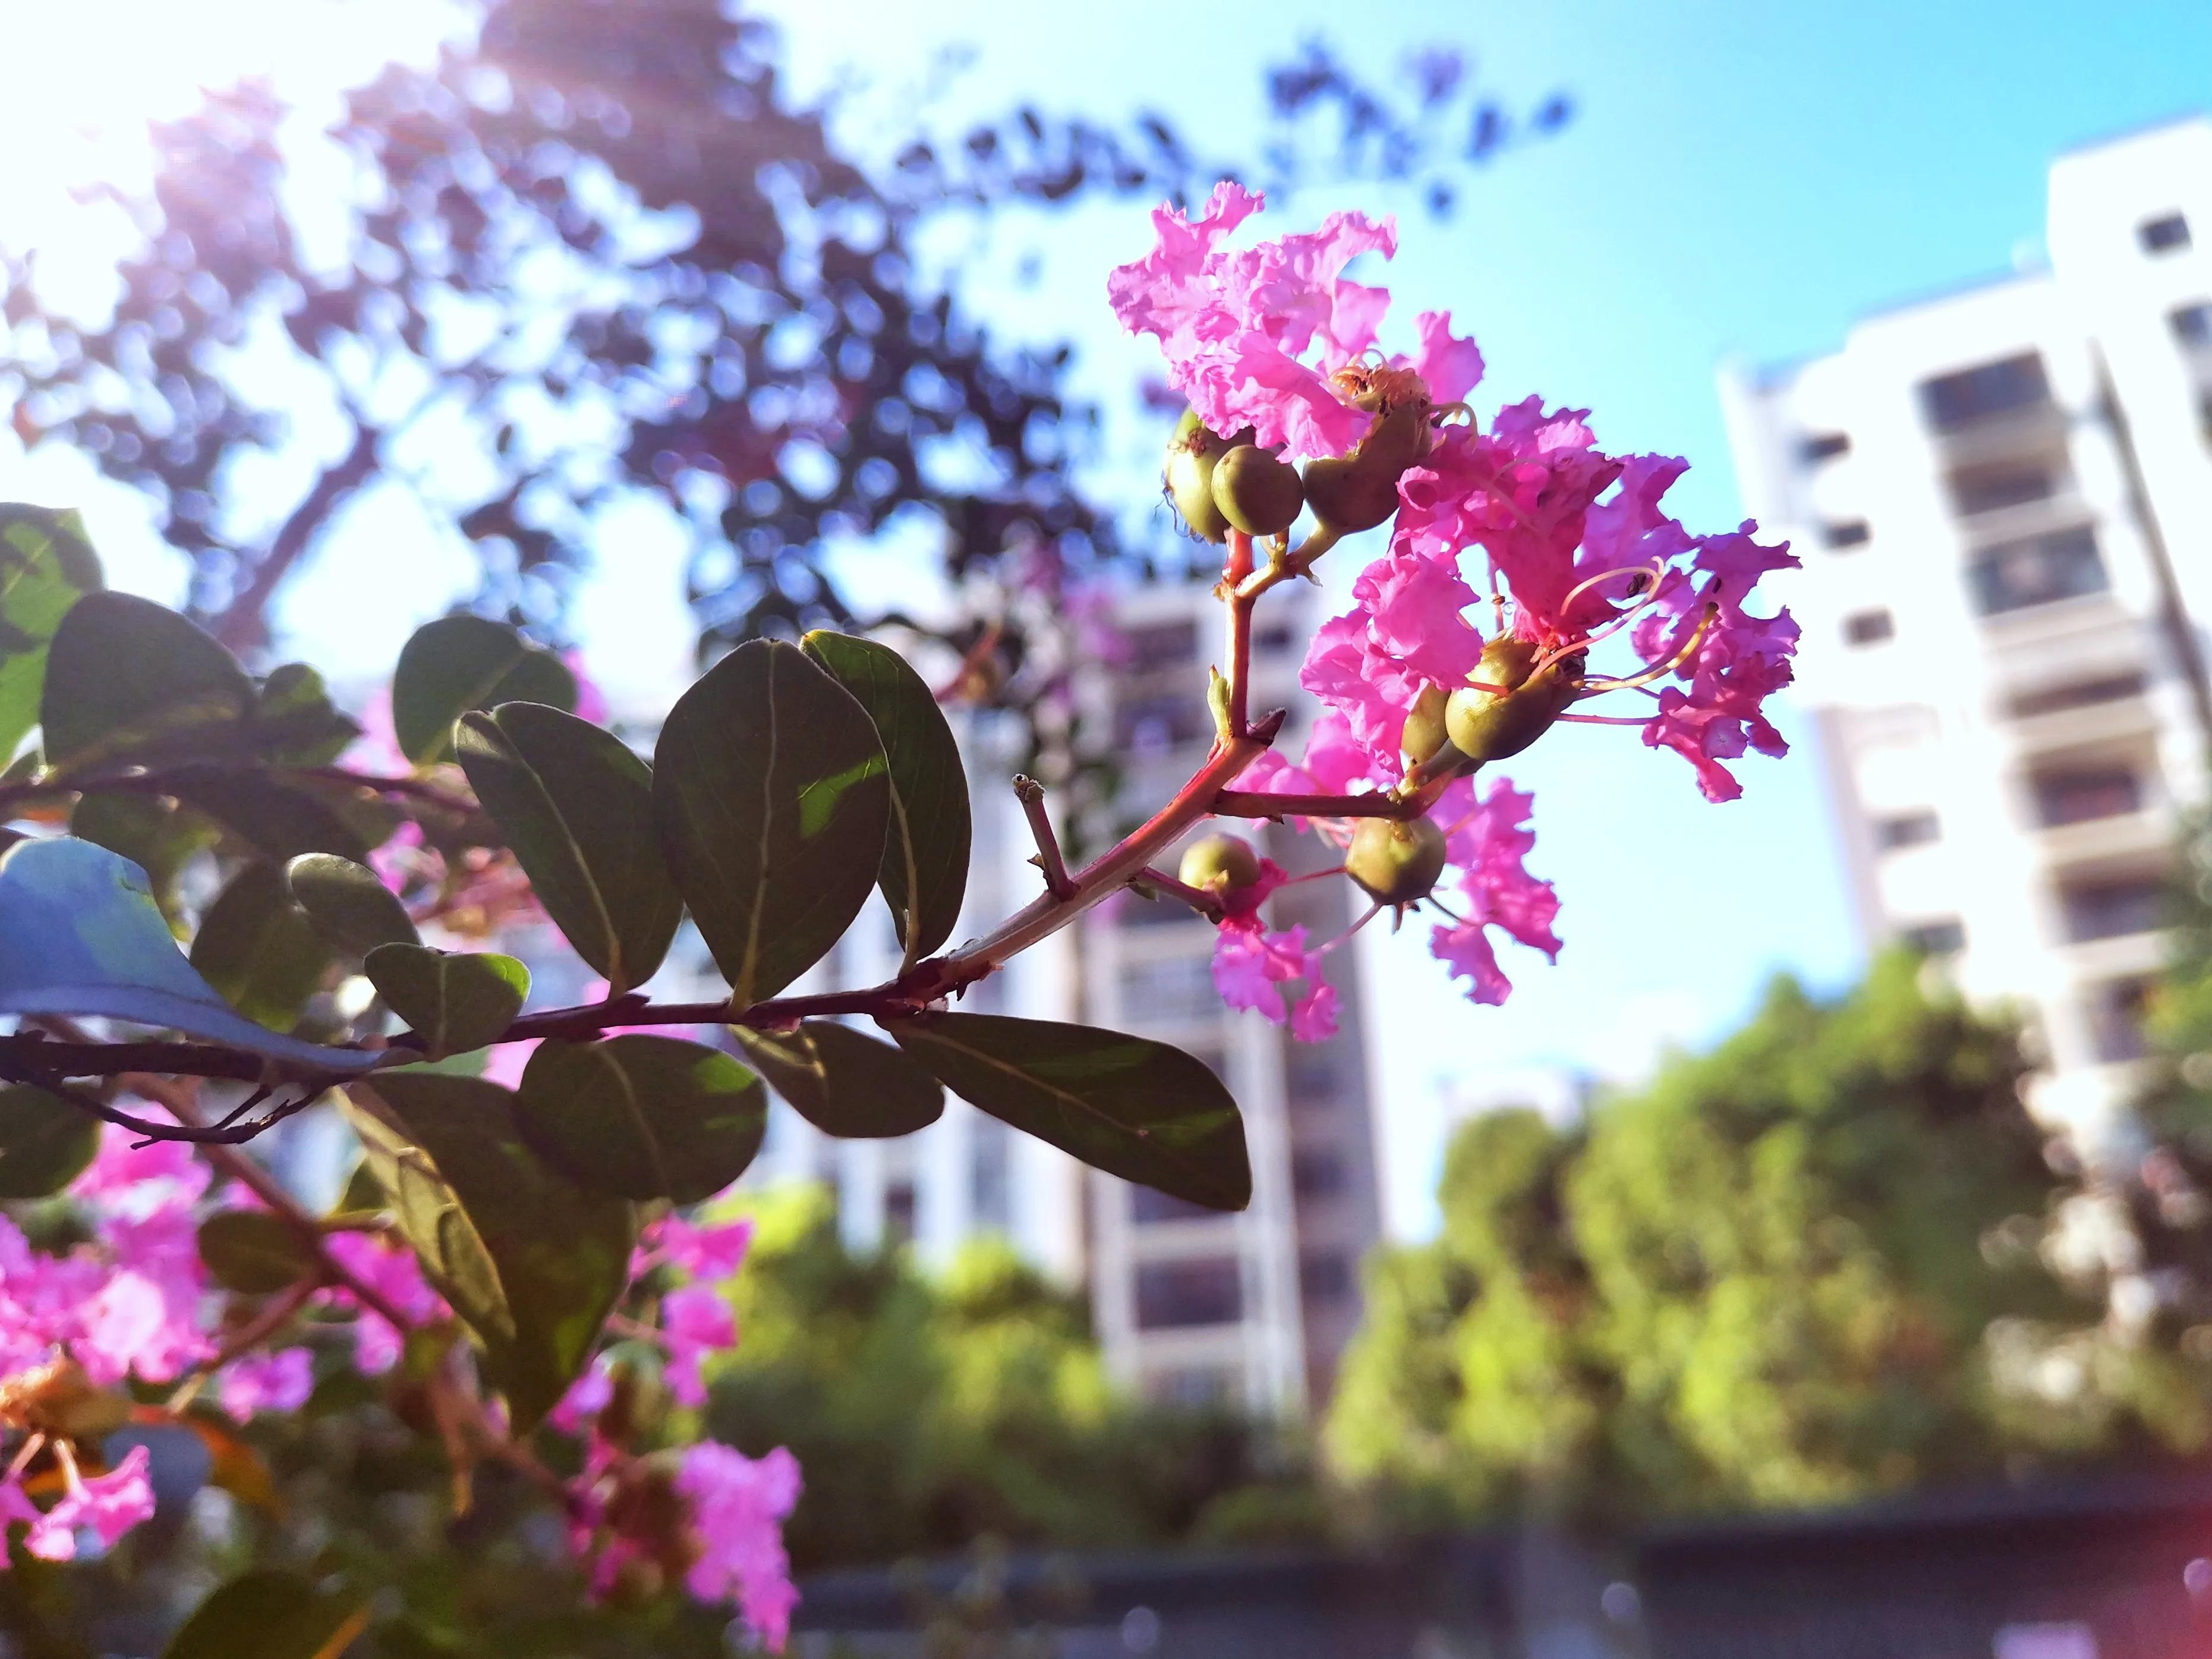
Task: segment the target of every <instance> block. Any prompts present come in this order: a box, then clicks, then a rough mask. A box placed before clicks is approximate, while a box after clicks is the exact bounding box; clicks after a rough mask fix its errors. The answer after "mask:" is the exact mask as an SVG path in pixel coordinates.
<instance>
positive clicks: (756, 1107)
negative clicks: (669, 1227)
mask: <svg viewBox="0 0 2212 1659" xmlns="http://www.w3.org/2000/svg"><path fill="white" fill-rule="evenodd" d="M515 1122H516V1123H517V1124H518V1125H519V1126H520V1128H521V1130H522V1138H523V1139H525V1140H526V1141H528V1142H529V1143H530V1145H531V1146H532V1147H533V1148H534V1149H535V1150H536V1151H537V1152H538V1156H539V1157H541V1158H544V1160H545V1161H546V1162H547V1163H549V1164H552V1165H553V1167H554V1168H555V1169H556V1170H560V1171H561V1172H562V1174H564V1175H566V1176H568V1178H569V1179H570V1180H572V1181H574V1182H576V1184H577V1185H579V1186H580V1187H588V1188H591V1189H592V1191H594V1192H601V1193H608V1194H612V1195H614V1196H615V1197H617V1198H635V1199H640V1200H644V1199H653V1198H665V1199H670V1200H674V1201H675V1202H676V1203H678V1204H696V1203H699V1202H700V1201H702V1200H705V1199H709V1198H712V1197H713V1196H714V1194H716V1193H719V1192H720V1191H721V1190H722V1188H725V1187H726V1186H728V1185H729V1184H730V1183H731V1182H732V1181H735V1180H736V1179H737V1178H738V1176H741V1175H743V1174H744V1172H745V1167H746V1165H748V1164H750V1163H751V1162H752V1161H753V1157H754V1155H755V1154H756V1153H757V1152H759V1151H760V1146H761V1137H762V1135H763V1132H764V1131H765V1130H766V1128H767V1127H768V1091H766V1090H764V1089H763V1088H762V1087H761V1083H760V1079H758V1078H757V1077H755V1076H754V1075H753V1074H752V1073H750V1072H748V1071H747V1070H746V1069H745V1068H744V1066H740V1065H738V1062H737V1061H736V1060H732V1059H731V1058H730V1056H729V1055H727V1054H724V1053H723V1052H722V1051H721V1050H720V1049H719V1048H708V1047H706V1046H705V1045H704V1044H702V1043H697V1042H683V1041H682V1040H680V1039H678V1038H676V1037H664V1036H645V1035H641V1034H637V1033H626V1034H625V1035H623V1036H616V1037H609V1038H608V1039H607V1040H606V1041H605V1042H541V1043H539V1044H538V1047H537V1048H536V1049H535V1050H533V1051H532V1054H531V1056H530V1063H529V1064H528V1065H527V1066H526V1067H525V1068H524V1070H523V1073H522V1087H521V1088H520V1091H517V1097H516V1104H515Z"/></svg>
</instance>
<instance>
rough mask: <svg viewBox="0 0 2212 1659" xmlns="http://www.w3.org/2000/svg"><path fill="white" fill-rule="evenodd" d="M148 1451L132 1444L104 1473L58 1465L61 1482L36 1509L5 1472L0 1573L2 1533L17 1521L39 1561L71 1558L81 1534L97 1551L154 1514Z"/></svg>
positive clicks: (0, 1565) (0, 1538) (2, 1563)
mask: <svg viewBox="0 0 2212 1659" xmlns="http://www.w3.org/2000/svg"><path fill="white" fill-rule="evenodd" d="M152 1461H153V1456H152V1454H151V1453H150V1452H149V1451H148V1449H146V1448H145V1447H144V1446H133V1447H132V1448H131V1449H130V1450H129V1451H128V1452H126V1453H125V1454H124V1456H123V1460H122V1461H121V1462H118V1463H117V1464H116V1466H115V1467H114V1468H112V1469H110V1470H108V1471H107V1472H106V1474H82V1473H81V1472H80V1471H79V1470H78V1468H77V1467H76V1463H75V1462H74V1461H64V1463H63V1465H62V1468H63V1474H64V1480H65V1483H66V1484H65V1485H64V1488H63V1492H62V1495H61V1497H60V1498H58V1499H57V1500H56V1501H55V1502H54V1504H53V1505H52V1507H51V1508H49V1509H46V1510H43V1511H42V1510H40V1508H39V1506H38V1505H37V1504H35V1503H33V1501H32V1499H31V1497H30V1495H29V1494H28V1493H27V1492H25V1491H24V1490H23V1488H22V1486H21V1480H20V1477H18V1476H17V1475H15V1474H12V1473H11V1474H9V1475H8V1476H6V1477H5V1478H4V1479H0V1571H4V1570H5V1569H6V1567H7V1565H8V1553H7V1550H6V1548H5V1547H4V1539H5V1535H6V1534H7V1533H8V1532H9V1530H11V1529H12V1528H15V1527H16V1526H18V1525H20V1526H21V1527H22V1528H24V1531H23V1548H24V1551H25V1553H27V1554H30V1555H33V1556H35V1557H37V1558H38V1559H40V1560H41V1561H74V1560H75V1559H76V1556H77V1550H78V1547H79V1543H80V1541H81V1536H82V1534H85V1533H90V1534H92V1535H93V1536H94V1538H95V1539H97V1540H98V1541H99V1542H100V1548H102V1549H103V1550H106V1549H112V1548H114V1547H115V1545H116V1543H117V1541H118V1540H120V1539H121V1538H122V1536H123V1534H125V1533H127V1532H129V1531H130V1530H131V1528H133V1527H135V1526H137V1525H138V1524H139V1523H140V1522H143V1521H145V1520H148V1519H149V1518H150V1517H151V1516H152V1515H153V1513H154V1483H153V1480H152V1478H151V1476H150V1475H149V1473H148V1470H149V1467H150V1465H151V1463H152Z"/></svg>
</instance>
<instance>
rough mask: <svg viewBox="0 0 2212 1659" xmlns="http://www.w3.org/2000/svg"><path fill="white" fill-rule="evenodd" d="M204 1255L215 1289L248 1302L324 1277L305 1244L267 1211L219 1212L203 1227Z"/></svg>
mask: <svg viewBox="0 0 2212 1659" xmlns="http://www.w3.org/2000/svg"><path fill="white" fill-rule="evenodd" d="M199 1249H200V1260H201V1261H204V1262H205V1263H206V1264H207V1270H208V1272H209V1273H212V1274H213V1275H214V1276H215V1281H216V1284H218V1285H222V1287H223V1288H224V1289H225V1290H227V1291H239V1292H240V1293H241V1294H243V1295H246V1296H273V1295H275V1294H276V1292H277V1291H283V1290H289V1289H290V1288H291V1287H292V1286H293V1285H296V1284H298V1283H299V1282H300V1281H301V1279H312V1278H313V1277H314V1276H315V1274H316V1273H319V1272H320V1271H321V1264H320V1263H319V1262H318V1261H316V1259H315V1253H314V1252H313V1250H311V1249H308V1248H307V1243H306V1241H305V1240H303V1239H302V1238H301V1237H300V1235H299V1234H298V1233H296V1232H295V1231H293V1230H292V1227H291V1226H290V1225H289V1223H287V1222H286V1221H284V1220H283V1218H282V1217H279V1216H276V1215H273V1214H271V1213H270V1212H268V1211H267V1210H217V1211H216V1212H215V1213H214V1214H213V1215H211V1216H210V1217H209V1218H207V1219H206V1220H204V1221H203V1222H201V1223H200V1231H199Z"/></svg>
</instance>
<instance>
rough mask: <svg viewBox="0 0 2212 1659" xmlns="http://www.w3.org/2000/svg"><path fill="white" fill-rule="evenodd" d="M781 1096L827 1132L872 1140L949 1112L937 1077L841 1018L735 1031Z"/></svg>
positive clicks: (924, 1124) (909, 1131) (919, 1126)
mask: <svg viewBox="0 0 2212 1659" xmlns="http://www.w3.org/2000/svg"><path fill="white" fill-rule="evenodd" d="M730 1034H731V1036H734V1037H735V1038H736V1039H737V1041H738V1046H739V1047H740V1048H744V1051H745V1054H746V1057H747V1058H748V1059H750V1060H751V1061H752V1063H753V1064H754V1065H755V1066H757V1067H758V1068H759V1071H760V1074H761V1075H762V1076H763V1077H764V1078H766V1079H768V1080H769V1084H770V1085H771V1086H773V1087H774V1088H775V1091H776V1093H778V1094H779V1095H781V1096H782V1097H783V1098H784V1099H785V1100H786V1101H787V1102H789V1103H790V1104H791V1105H792V1107H793V1109H795V1110H796V1111H797V1112H798V1113H799V1115H800V1116H801V1117H803V1118H805V1120H806V1121H808V1122H809V1123H811V1124H812V1125H813V1126H814V1127H816V1128H817V1129H819V1130H821V1131H822V1133H823V1134H826V1135H836V1136H837V1137H838V1138H839V1139H847V1140H872V1139H886V1138H889V1137H891V1136H895V1135H905V1134H912V1133H914V1132H915V1130H917V1129H924V1128H927V1127H929V1126H930V1125H931V1124H933V1123H934V1122H936V1121H937V1120H938V1119H939V1117H941V1116H943V1115H944V1113H945V1091H944V1090H943V1089H941V1088H939V1086H938V1084H937V1080H936V1079H934V1078H933V1077H931V1076H930V1075H929V1073H927V1072H925V1071H923V1070H922V1069H921V1066H917V1065H915V1063H914V1062H913V1061H912V1060H908V1058H907V1057H906V1055H905V1054H902V1052H901V1051H900V1050H898V1049H896V1048H892V1047H891V1045H890V1044H889V1043H888V1042H878V1041H876V1039H875V1038H873V1037H872V1036H864V1035H863V1034H862V1033H860V1032H859V1031H855V1030H853V1029H852V1028H851V1027H850V1026H847V1025H840V1024H837V1023H836V1021H835V1020H828V1019H810V1020H806V1021H804V1022H802V1023H801V1024H800V1025H799V1029H798V1030H794V1031H787V1032H781V1033H774V1032H768V1031H755V1030H749V1029H747V1028H746V1027H744V1026H742V1025H738V1026H732V1028H731V1030H730Z"/></svg>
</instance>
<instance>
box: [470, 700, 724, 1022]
mask: <svg viewBox="0 0 2212 1659" xmlns="http://www.w3.org/2000/svg"><path fill="white" fill-rule="evenodd" d="M454 745H455V749H456V750H457V752H458V754H459V758H460V763H461V765H462V768H463V769H465V771H466V772H467V774H468V778H469V783H470V785H471V787H473V788H474V789H475V790H476V792H477V799H478V800H480V801H482V802H483V805H484V810H485V811H488V812H489V813H490V814H491V815H492V817H493V818H494V819H495V821H496V822H497V823H498V824H499V827H500V829H501V832H502V833H504V834H505V836H507V845H508V846H509V847H510V848H513V852H514V856H515V860H516V862H518V863H519V864H520V865H521V866H522V869H523V873H524V874H526V875H527V876H528V877H529V878H530V885H531V889H532V891H533V892H535V893H536V894H537V895H538V902H539V903H541V904H543V905H544V907H545V911H546V914H547V915H550V916H551V917H552V918H553V921H554V923H555V925H556V927H559V928H560V929H561V931H562V933H565V934H566V935H568V943H569V944H571V945H574V946H575V948H576V954H577V955H578V956H580V957H583V959H584V960H585V961H586V962H587V963H590V964H591V965H592V967H593V968H595V969H598V970H599V973H600V974H601V975H604V976H605V979H606V981H607V984H608V987H609V994H611V995H613V996H620V995H621V994H623V992H625V991H628V990H630V989H632V988H633V987H636V986H638V985H641V984H643V983H644V982H645V981H647V979H649V978H651V977H652V975H653V969H656V968H658V967H659V965H660V959H661V958H662V957H664V956H665V955H667V954H668V945H669V941H670V940H671V939H674V938H675V937H676V924H677V921H678V919H679V918H680V916H681V915H682V914H683V901H682V900H681V899H679V898H678V896H677V894H676V886H675V884H674V883H673V882H672V881H671V880H670V879H669V875H668V867H667V866H666V865H665V863H664V862H663V861H662V860H661V857H660V849H659V842H658V839H657V837H656V835H655V832H654V828H653V774H652V772H651V770H650V769H648V768H647V766H646V763H644V762H643V761H641V760H640V759H639V758H638V757H636V756H635V755H634V754H632V753H631V752H630V750H629V746H628V745H627V744H624V743H623V741H622V740H621V739H620V738H617V737H615V736H614V735H613V734H612V733H611V732H603V731H601V730H600V729H599V727H598V726H593V725H592V724H590V723H589V722H588V721H586V720H578V719H577V718H576V717H575V716H574V715H573V714H562V712H561V711H560V710H559V709H557V708H546V707H545V706H544V704H542V703H531V702H514V703H507V704H503V705H502V706H501V707H500V708H495V709H494V710H493V711H492V712H491V713H490V714H466V715H464V716H463V717H462V719H461V723H460V726H459V730H458V731H457V732H455V734H454Z"/></svg>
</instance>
